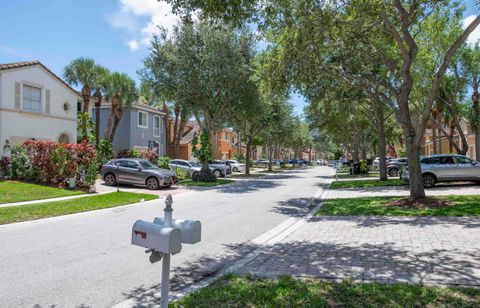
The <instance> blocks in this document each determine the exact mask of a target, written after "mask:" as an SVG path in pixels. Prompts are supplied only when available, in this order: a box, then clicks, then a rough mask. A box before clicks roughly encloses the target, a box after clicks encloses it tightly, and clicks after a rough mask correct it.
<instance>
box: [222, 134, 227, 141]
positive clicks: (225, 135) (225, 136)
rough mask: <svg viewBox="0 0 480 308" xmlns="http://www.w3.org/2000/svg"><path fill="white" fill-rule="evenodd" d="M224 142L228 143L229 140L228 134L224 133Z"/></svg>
mask: <svg viewBox="0 0 480 308" xmlns="http://www.w3.org/2000/svg"><path fill="white" fill-rule="evenodd" d="M223 140H225V141H227V140H228V135H227V132H223Z"/></svg>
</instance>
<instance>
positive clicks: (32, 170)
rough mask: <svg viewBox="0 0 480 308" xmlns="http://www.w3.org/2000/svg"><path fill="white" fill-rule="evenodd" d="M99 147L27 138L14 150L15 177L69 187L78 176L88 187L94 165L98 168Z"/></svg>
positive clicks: (13, 174)
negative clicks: (67, 184)
mask: <svg viewBox="0 0 480 308" xmlns="http://www.w3.org/2000/svg"><path fill="white" fill-rule="evenodd" d="M96 160H97V154H96V151H95V148H94V147H93V146H92V145H90V144H88V143H87V142H83V143H81V144H62V143H56V142H50V141H27V142H25V143H24V144H23V145H17V146H15V147H14V149H13V150H12V164H11V165H12V176H13V177H14V178H17V179H25V180H30V181H34V182H40V183H46V184H55V185H57V186H59V187H63V186H65V184H66V183H67V181H68V179H70V178H75V180H76V182H77V183H78V185H79V186H88V181H87V180H86V179H87V178H88V176H92V175H91V173H92V172H93V173H94V174H95V177H96V174H97V171H96V170H95V171H92V165H93V166H94V167H95V168H96V166H97V165H96Z"/></svg>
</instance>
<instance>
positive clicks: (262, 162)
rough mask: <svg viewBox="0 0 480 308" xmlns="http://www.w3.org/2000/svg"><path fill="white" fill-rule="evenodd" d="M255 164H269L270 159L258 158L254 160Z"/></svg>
mask: <svg viewBox="0 0 480 308" xmlns="http://www.w3.org/2000/svg"><path fill="white" fill-rule="evenodd" d="M253 163H254V164H255V165H268V163H269V161H268V159H257V160H255V161H254V162H253Z"/></svg>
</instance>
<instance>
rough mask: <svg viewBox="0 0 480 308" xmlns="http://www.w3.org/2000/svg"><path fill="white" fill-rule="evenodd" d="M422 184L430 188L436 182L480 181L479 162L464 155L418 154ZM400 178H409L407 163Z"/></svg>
mask: <svg viewBox="0 0 480 308" xmlns="http://www.w3.org/2000/svg"><path fill="white" fill-rule="evenodd" d="M420 166H421V169H422V178H423V186H424V187H426V188H430V187H433V186H435V184H436V183H438V182H457V181H475V182H480V163H479V162H477V161H474V160H471V159H470V158H468V157H466V156H464V155H456V154H437V155H431V156H420ZM402 179H404V180H407V181H408V180H409V175H408V165H407V166H406V167H405V171H404V172H403V173H402Z"/></svg>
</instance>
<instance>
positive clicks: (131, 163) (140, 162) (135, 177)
mask: <svg viewBox="0 0 480 308" xmlns="http://www.w3.org/2000/svg"><path fill="white" fill-rule="evenodd" d="M101 174H102V177H103V180H104V181H105V184H107V185H109V186H115V185H117V183H122V184H130V185H142V186H147V188H148V189H158V188H160V187H170V186H172V185H173V184H175V183H176V181H177V178H176V176H175V173H173V172H172V171H170V170H165V169H161V168H159V167H158V166H157V165H155V164H153V163H152V162H150V161H149V160H146V159H137V158H120V159H113V160H111V161H109V162H108V163H106V164H105V165H103V166H102V169H101Z"/></svg>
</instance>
